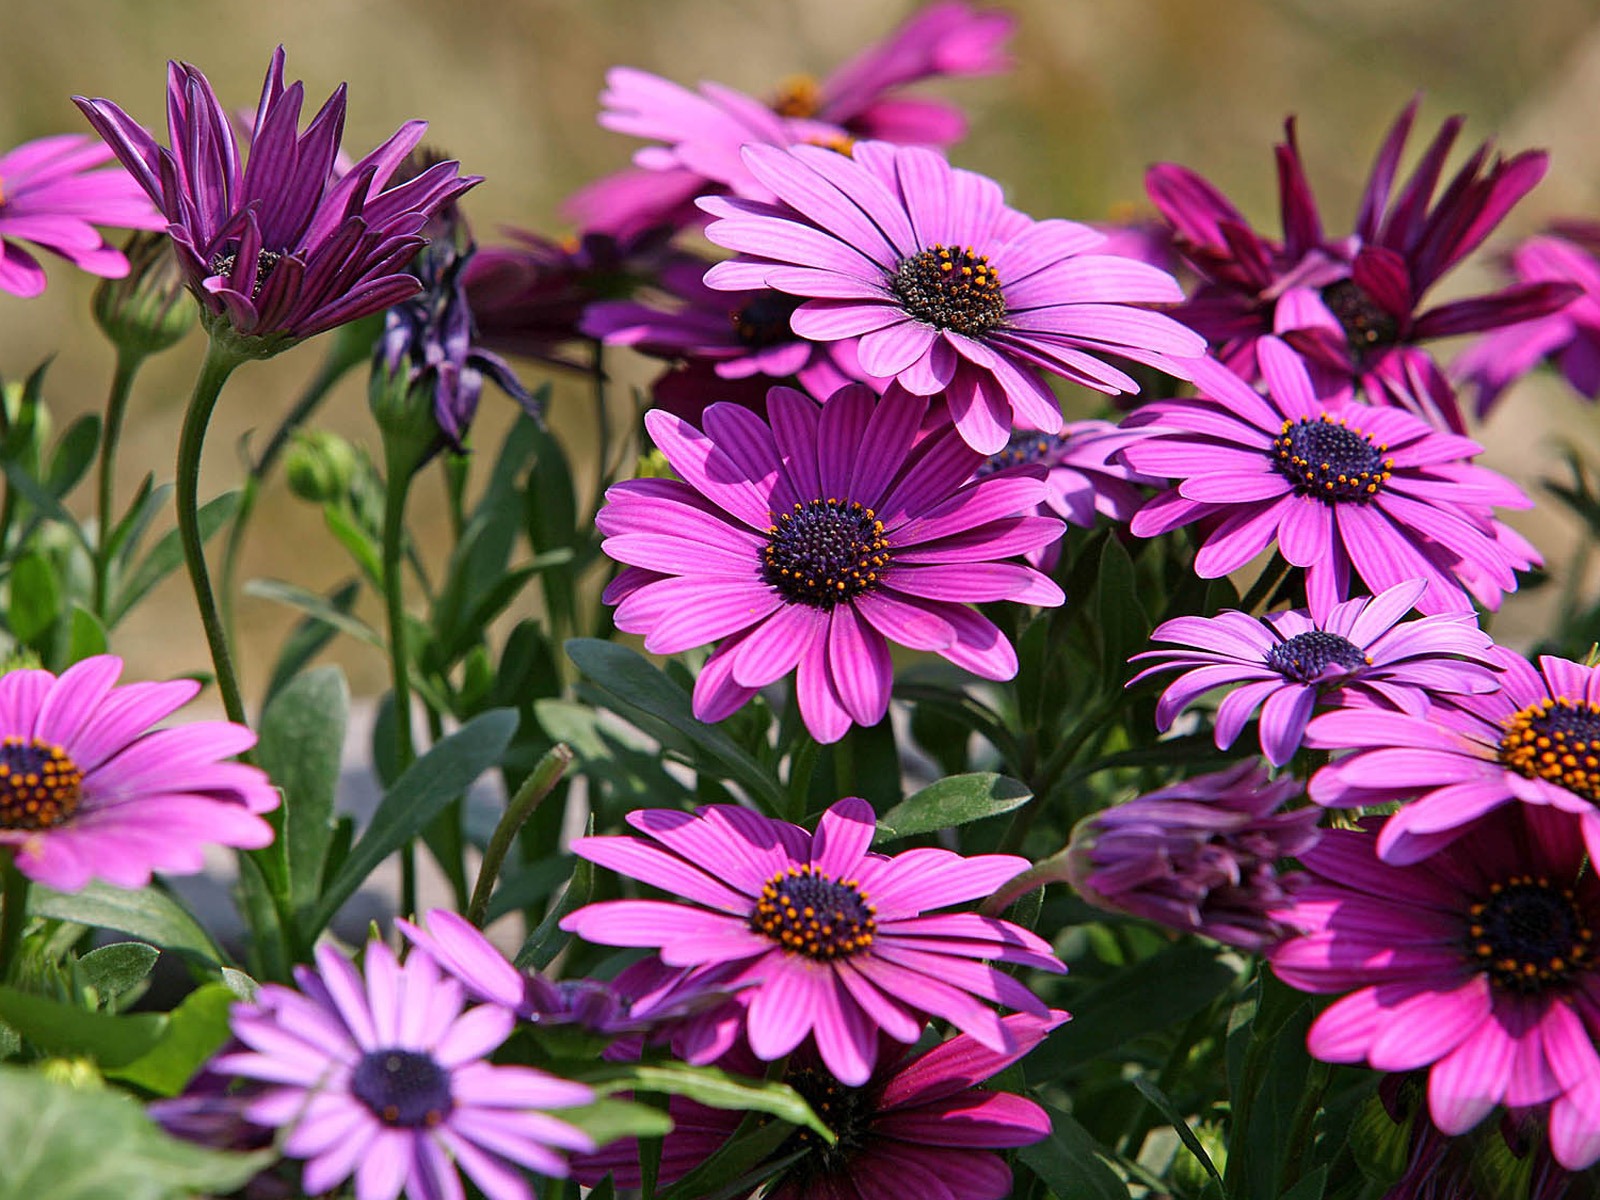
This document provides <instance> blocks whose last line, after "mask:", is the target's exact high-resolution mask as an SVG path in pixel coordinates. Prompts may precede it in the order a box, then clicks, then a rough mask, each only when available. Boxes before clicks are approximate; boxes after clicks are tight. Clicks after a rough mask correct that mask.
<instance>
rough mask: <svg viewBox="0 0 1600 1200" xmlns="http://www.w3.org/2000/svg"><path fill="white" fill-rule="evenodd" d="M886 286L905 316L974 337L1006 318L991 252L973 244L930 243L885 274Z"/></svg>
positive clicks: (998, 277) (998, 279)
mask: <svg viewBox="0 0 1600 1200" xmlns="http://www.w3.org/2000/svg"><path fill="white" fill-rule="evenodd" d="M889 290H890V291H891V292H893V293H894V298H895V299H896V300H898V301H900V307H902V308H904V309H905V310H906V312H907V314H908V315H910V316H912V317H915V318H916V319H917V320H919V321H922V322H924V323H926V324H928V325H933V326H935V327H937V328H939V329H950V330H954V331H955V332H956V333H965V334H967V335H969V336H972V337H976V336H978V335H980V334H985V333H988V332H989V331H990V330H991V329H993V328H994V327H995V326H996V325H999V324H1000V323H1001V322H1002V321H1004V320H1005V316H1006V298H1005V295H1004V294H1003V293H1002V292H1001V291H1000V276H999V274H998V273H996V271H995V269H994V268H993V267H991V266H990V265H989V256H988V255H986V254H974V253H973V252H972V247H971V246H968V247H967V248H966V249H962V248H961V247H959V246H943V245H934V246H931V247H929V248H928V249H927V250H923V251H921V252H920V253H917V254H913V255H912V256H911V257H910V258H908V259H905V260H904V261H902V262H901V264H900V265H899V266H898V267H896V268H895V272H894V274H893V275H891V276H889Z"/></svg>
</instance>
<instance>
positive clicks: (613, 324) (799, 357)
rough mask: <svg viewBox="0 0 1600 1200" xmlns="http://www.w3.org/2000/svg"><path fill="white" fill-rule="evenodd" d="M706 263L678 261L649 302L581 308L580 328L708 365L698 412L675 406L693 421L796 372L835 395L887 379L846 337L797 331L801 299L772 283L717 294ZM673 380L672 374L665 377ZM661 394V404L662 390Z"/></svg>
mask: <svg viewBox="0 0 1600 1200" xmlns="http://www.w3.org/2000/svg"><path fill="white" fill-rule="evenodd" d="M708 266H710V263H707V262H704V261H702V260H699V259H684V260H682V261H680V262H676V263H673V264H672V265H671V267H670V269H668V270H664V271H663V272H662V274H661V277H660V280H659V286H660V289H661V291H662V292H663V293H665V295H664V296H663V297H659V298H657V297H652V298H651V300H650V302H648V303H646V302H642V301H639V300H611V301H602V302H600V303H597V304H592V305H590V306H589V307H588V308H587V309H586V310H585V311H584V314H583V321H582V323H581V329H582V331H583V332H584V333H585V334H587V335H588V336H590V337H593V338H599V339H600V340H602V341H604V342H605V343H607V344H608V345H613V346H631V347H633V348H634V349H635V350H638V351H639V352H640V353H642V354H648V355H650V356H652V357H654V358H665V359H668V360H672V361H687V362H688V363H690V364H694V365H704V366H709V367H710V371H709V372H705V371H702V372H700V373H699V374H698V375H697V378H698V379H699V380H700V381H701V383H702V385H703V386H702V388H701V389H700V391H699V395H698V405H697V407H696V408H695V409H694V411H692V412H685V411H682V410H680V409H679V408H677V407H676V406H673V408H672V411H674V412H677V413H678V415H679V416H682V417H684V418H686V419H690V420H698V419H699V417H700V416H701V414H702V413H703V412H704V410H705V406H706V405H708V404H714V403H716V402H717V401H720V400H728V401H732V402H735V403H737V402H739V401H740V400H741V399H743V398H744V397H746V396H748V395H750V394H751V393H752V392H754V393H755V394H756V395H757V396H759V397H760V398H761V400H762V401H763V402H764V401H765V399H766V390H767V388H769V387H771V386H772V385H773V384H777V383H784V382H787V381H788V380H790V379H791V378H792V379H794V380H795V382H797V383H798V384H799V385H800V387H801V388H802V389H804V390H805V391H807V392H809V393H810V394H811V395H813V396H831V395H833V393H834V392H836V391H838V390H839V389H840V388H842V387H844V386H845V385H847V384H850V383H866V384H870V385H872V386H873V388H874V390H875V391H880V392H881V391H882V390H883V389H884V387H885V385H887V383H888V380H886V379H875V378H873V377H872V376H870V375H868V374H867V373H866V372H865V371H863V370H862V369H861V366H860V364H859V363H857V362H856V359H855V355H854V354H853V353H852V352H851V351H852V348H851V347H850V345H849V344H848V343H842V342H840V343H833V344H828V343H824V342H813V341H811V340H809V339H807V338H803V337H801V336H800V335H799V334H797V333H795V332H794V330H793V329H791V328H790V327H789V318H790V316H791V315H792V314H793V313H794V310H795V309H796V308H797V307H799V305H800V301H799V300H798V299H797V298H796V297H794V296H786V295H784V294H783V293H782V292H775V291H772V290H771V289H770V288H768V289H763V290H761V291H755V292H737V293H731V294H730V293H728V292H719V291H717V290H715V289H714V288H709V287H707V286H706V285H705V283H704V282H703V277H704V275H705V272H706V268H707V267H708ZM670 378H671V375H670V373H669V374H668V375H666V376H664V377H663V379H670ZM723 381H727V382H726V383H724V382H723ZM747 381H748V382H747ZM661 382H662V381H661V380H658V381H657V384H658V385H659V384H660V383H661ZM748 383H754V384H756V385H757V386H756V387H755V388H751V387H749V386H748ZM719 385H720V386H719ZM656 400H657V403H660V402H661V401H660V396H659V395H657V396H656Z"/></svg>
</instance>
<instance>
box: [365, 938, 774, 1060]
mask: <svg viewBox="0 0 1600 1200" xmlns="http://www.w3.org/2000/svg"><path fill="white" fill-rule="evenodd" d="M395 924H396V925H398V926H399V927H400V930H401V931H402V932H403V933H404V934H405V935H406V937H407V939H409V940H410V941H411V943H412V944H413V945H416V946H420V947H421V948H422V949H423V950H424V951H426V952H427V953H428V955H429V956H431V957H432V958H433V960H434V961H435V962H437V963H438V964H439V965H440V966H441V967H443V968H444V970H445V971H447V972H448V973H449V974H451V975H453V976H454V977H455V978H456V979H457V980H459V981H460V982H461V985H462V986H463V987H464V988H466V990H467V994H468V995H469V996H471V997H472V998H473V999H475V1000H482V1001H486V1002H488V1003H491V1004H498V1005H500V1006H502V1007H504V1008H509V1009H510V1010H511V1011H512V1012H514V1013H516V1014H517V1016H519V1017H521V1018H522V1019H523V1020H526V1021H533V1022H536V1023H538V1024H540V1025H576V1026H579V1027H580V1028H582V1029H586V1030H588V1031H589V1032H591V1033H597V1034H600V1035H602V1036H605V1037H624V1038H628V1039H629V1044H632V1045H635V1046H636V1045H637V1044H638V1043H637V1036H638V1035H650V1036H651V1037H652V1039H654V1040H665V1039H667V1038H670V1039H671V1041H672V1047H673V1053H674V1054H675V1055H676V1056H677V1057H679V1058H681V1059H683V1060H684V1061H686V1062H691V1063H707V1062H711V1061H712V1060H713V1059H716V1058H720V1057H721V1056H722V1055H723V1054H726V1053H727V1051H728V1049H729V1047H730V1046H732V1044H733V1041H734V1038H735V1037H736V1036H737V1035H738V1031H739V1025H740V1023H741V1017H742V1016H743V1014H742V1012H741V1011H740V1010H739V1008H738V1005H737V1004H736V1003H734V1002H733V1001H731V1000H730V999H729V994H728V989H727V987H726V986H725V981H726V978H727V977H729V976H731V974H732V972H731V971H728V970H726V969H722V968H712V969H709V970H708V969H706V968H703V967H691V968H671V967H665V966H662V964H661V963H660V961H659V960H657V959H653V958H646V959H642V960H640V961H639V962H636V963H634V964H633V965H632V966H629V967H626V968H624V969H623V970H622V971H621V972H619V973H618V975H617V977H616V979H614V980H612V981H610V982H606V981H604V980H600V979H563V980H551V979H546V978H545V977H544V976H543V975H540V974H538V973H537V972H531V971H520V970H518V969H517V968H516V967H514V966H513V965H512V964H511V963H509V962H507V961H506V959H505V956H504V955H502V954H501V953H500V951H498V950H496V949H495V947H494V944H493V943H492V942H490V941H489V939H488V938H486V937H484V936H483V934H482V933H480V932H479V931H478V930H477V929H476V928H475V927H474V926H473V924H472V923H471V922H470V921H468V920H467V919H466V918H465V917H462V916H458V915H457V914H455V913H453V912H450V911H449V910H448V909H443V908H436V909H433V910H431V911H430V912H429V913H428V914H427V916H426V917H425V918H424V922H423V924H421V925H414V924H412V923H411V922H410V921H406V920H403V919H402V920H397V921H396V922H395ZM606 1056H607V1057H608V1058H609V1057H613V1055H612V1054H611V1053H610V1052H609V1051H608V1052H607V1055H606Z"/></svg>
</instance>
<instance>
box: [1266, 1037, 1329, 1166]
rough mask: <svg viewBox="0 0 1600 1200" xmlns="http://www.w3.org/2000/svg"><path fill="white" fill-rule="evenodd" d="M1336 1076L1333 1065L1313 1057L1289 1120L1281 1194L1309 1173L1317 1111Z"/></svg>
mask: <svg viewBox="0 0 1600 1200" xmlns="http://www.w3.org/2000/svg"><path fill="white" fill-rule="evenodd" d="M1332 1078H1333V1068H1332V1067H1331V1066H1329V1065H1328V1064H1327V1063H1325V1062H1320V1061H1318V1060H1317V1059H1312V1060H1311V1070H1310V1071H1309V1072H1307V1074H1306V1086H1305V1090H1304V1091H1303V1092H1301V1093H1300V1099H1299V1101H1298V1102H1296V1104H1295V1106H1294V1119H1293V1120H1292V1121H1290V1123H1289V1137H1288V1150H1287V1152H1286V1153H1285V1154H1284V1158H1283V1178H1282V1179H1281V1180H1279V1182H1278V1194H1279V1195H1282V1194H1283V1193H1284V1192H1286V1191H1287V1190H1288V1189H1290V1188H1292V1187H1293V1186H1294V1185H1295V1184H1297V1183H1299V1182H1300V1178H1301V1176H1303V1175H1304V1174H1305V1157H1306V1151H1307V1150H1309V1149H1310V1148H1311V1135H1312V1132H1313V1130H1314V1129H1315V1128H1316V1124H1317V1114H1318V1113H1319V1112H1321V1111H1322V1097H1323V1095H1324V1094H1326V1092H1327V1090H1328V1083H1329V1082H1330V1081H1331V1080H1332Z"/></svg>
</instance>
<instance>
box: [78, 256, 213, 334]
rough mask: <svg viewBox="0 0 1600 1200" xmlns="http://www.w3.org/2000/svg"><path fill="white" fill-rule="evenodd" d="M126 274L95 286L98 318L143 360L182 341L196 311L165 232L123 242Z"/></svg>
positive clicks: (108, 330)
mask: <svg viewBox="0 0 1600 1200" xmlns="http://www.w3.org/2000/svg"><path fill="white" fill-rule="evenodd" d="M122 252H123V254H124V255H126V256H127V259H128V268H129V269H128V273H127V275H125V276H124V277H123V278H121V279H107V280H104V281H102V282H101V284H100V286H99V287H97V288H95V290H94V319H95V324H97V325H99V326H100V329H101V332H103V333H104V334H105V335H106V337H108V338H110V339H111V342H112V344H113V345H115V346H116V347H117V348H118V349H120V350H123V351H125V352H127V353H130V354H135V355H138V356H139V357H141V358H143V357H145V356H146V355H150V354H159V353H160V352H161V351H163V350H166V349H167V348H169V347H171V346H175V345H176V344H177V343H178V342H180V341H182V340H183V337H184V335H185V334H187V333H188V332H189V330H191V329H193V328H194V323H195V317H196V314H197V311H198V310H197V309H196V307H195V305H194V303H193V302H192V301H191V300H190V298H189V296H188V295H187V294H186V289H185V288H184V285H183V276H182V275H181V274H180V273H179V271H178V264H177V262H176V260H175V259H174V258H173V256H172V245H171V241H170V239H169V238H168V237H167V235H166V234H164V233H135V234H134V235H133V236H132V237H130V238H129V239H128V241H127V244H126V245H124V246H123V248H122Z"/></svg>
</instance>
